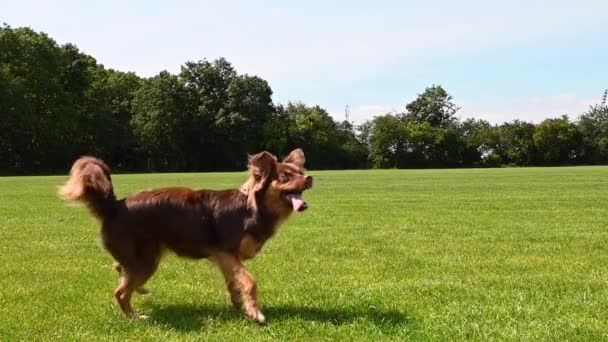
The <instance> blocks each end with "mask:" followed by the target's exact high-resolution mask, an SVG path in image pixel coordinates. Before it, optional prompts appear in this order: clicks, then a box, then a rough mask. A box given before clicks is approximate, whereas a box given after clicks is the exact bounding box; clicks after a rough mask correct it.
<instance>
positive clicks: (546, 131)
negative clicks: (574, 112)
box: [533, 115, 582, 165]
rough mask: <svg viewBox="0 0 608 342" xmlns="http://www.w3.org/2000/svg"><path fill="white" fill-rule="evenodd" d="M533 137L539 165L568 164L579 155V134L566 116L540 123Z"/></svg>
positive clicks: (580, 150)
mask: <svg viewBox="0 0 608 342" xmlns="http://www.w3.org/2000/svg"><path fill="white" fill-rule="evenodd" d="M533 137H534V145H535V146H536V150H537V151H538V154H539V159H538V160H537V162H538V163H540V164H545V165H560V164H569V163H571V162H573V161H575V160H576V159H577V158H578V157H580V155H581V152H582V149H581V148H580V147H581V139H580V134H579V132H578V131H577V129H576V125H575V124H573V123H571V122H570V121H569V119H568V116H566V115H564V116H562V117H561V118H555V119H547V120H545V121H543V122H541V123H540V124H539V125H538V126H536V129H535V131H534V136H533Z"/></svg>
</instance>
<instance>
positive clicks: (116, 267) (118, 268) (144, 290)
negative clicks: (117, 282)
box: [112, 261, 150, 295]
mask: <svg viewBox="0 0 608 342" xmlns="http://www.w3.org/2000/svg"><path fill="white" fill-rule="evenodd" d="M112 266H113V268H114V270H115V271H116V272H118V274H119V275H122V266H120V263H119V262H118V261H115V262H114V264H113V265H112ZM135 292H137V293H139V294H142V295H145V294H148V293H150V290H148V289H147V288H145V287H138V288H136V289H135Z"/></svg>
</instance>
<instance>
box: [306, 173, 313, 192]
mask: <svg viewBox="0 0 608 342" xmlns="http://www.w3.org/2000/svg"><path fill="white" fill-rule="evenodd" d="M306 188H308V189H310V188H312V176H306Z"/></svg>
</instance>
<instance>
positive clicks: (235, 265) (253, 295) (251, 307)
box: [212, 253, 266, 324]
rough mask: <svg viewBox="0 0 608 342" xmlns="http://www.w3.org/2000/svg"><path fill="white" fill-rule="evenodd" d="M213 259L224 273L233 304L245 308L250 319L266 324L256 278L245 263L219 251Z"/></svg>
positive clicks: (244, 310) (238, 307)
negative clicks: (260, 306)
mask: <svg viewBox="0 0 608 342" xmlns="http://www.w3.org/2000/svg"><path fill="white" fill-rule="evenodd" d="M212 260H213V261H214V262H215V263H216V264H217V265H218V267H219V269H220V270H221V271H222V274H223V275H224V279H225V280H226V285H227V287H228V292H229V293H230V299H231V300H232V304H233V305H234V306H235V307H236V308H237V309H241V310H243V312H244V313H245V315H246V316H247V317H248V318H249V319H251V320H253V321H255V322H257V323H259V324H264V323H265V322H266V319H265V318H264V315H263V314H262V312H261V311H260V308H259V304H258V298H257V285H256V283H255V279H253V276H252V275H251V273H249V271H247V269H246V268H245V266H244V265H243V263H242V262H241V261H240V260H239V259H238V258H237V257H235V256H233V255H230V254H228V253H217V254H215V255H213V258H212Z"/></svg>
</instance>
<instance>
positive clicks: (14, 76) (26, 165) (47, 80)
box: [0, 25, 76, 173]
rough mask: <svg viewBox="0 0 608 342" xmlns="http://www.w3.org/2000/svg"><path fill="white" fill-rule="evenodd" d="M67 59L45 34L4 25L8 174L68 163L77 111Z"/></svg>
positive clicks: (2, 112)
mask: <svg viewBox="0 0 608 342" xmlns="http://www.w3.org/2000/svg"><path fill="white" fill-rule="evenodd" d="M64 67H65V55H64V54H63V52H62V50H61V49H60V47H59V46H58V45H57V43H56V42H55V41H54V40H53V39H51V38H49V37H48V36H47V35H45V34H40V33H36V32H34V31H33V30H31V29H29V28H17V29H13V28H11V27H10V26H7V25H5V26H2V27H0V80H1V81H0V82H2V85H3V87H2V88H3V90H2V95H0V96H2V98H3V101H2V103H1V104H0V122H1V124H0V131H1V133H0V134H2V137H1V138H0V141H2V144H1V145H0V146H1V147H2V148H3V151H0V157H2V159H3V162H2V164H3V167H4V168H5V170H11V171H12V172H22V173H30V172H34V171H37V172H40V171H50V170H55V169H57V168H58V167H59V165H65V163H67V162H68V159H69V157H68V154H67V153H66V151H65V149H66V147H68V148H69V147H70V146H71V140H70V139H71V137H72V136H73V134H72V133H73V132H74V129H75V127H74V122H76V120H75V115H76V111H75V110H74V106H73V99H72V97H71V96H70V93H69V91H70V90H71V88H70V87H71V86H72V85H73V84H72V83H71V82H70V81H71V79H70V78H69V77H67V76H69V74H65V73H64Z"/></svg>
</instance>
